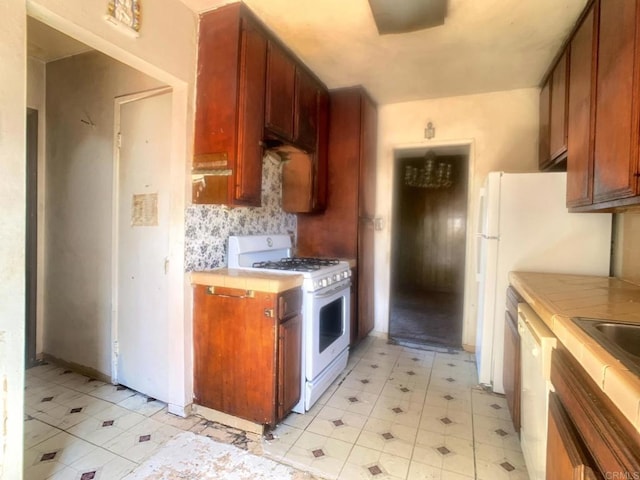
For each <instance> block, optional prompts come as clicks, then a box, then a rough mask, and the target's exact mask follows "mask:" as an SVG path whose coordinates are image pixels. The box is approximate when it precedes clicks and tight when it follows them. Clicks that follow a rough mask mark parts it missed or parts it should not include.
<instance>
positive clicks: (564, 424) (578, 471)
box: [547, 393, 602, 480]
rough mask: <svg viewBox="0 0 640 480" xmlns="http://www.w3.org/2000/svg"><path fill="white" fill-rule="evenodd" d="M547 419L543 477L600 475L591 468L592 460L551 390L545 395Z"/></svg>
mask: <svg viewBox="0 0 640 480" xmlns="http://www.w3.org/2000/svg"><path fill="white" fill-rule="evenodd" d="M548 419H549V420H548V431H547V452H548V453H547V479H549V480H552V479H553V480H555V479H558V478H569V479H571V480H586V479H595V478H602V477H601V476H597V475H596V473H595V472H594V471H593V468H592V467H591V465H592V464H593V460H591V457H590V455H589V453H588V451H587V450H586V448H585V447H584V443H583V441H582V439H581V438H580V434H579V433H578V432H577V431H576V429H575V427H574V426H573V423H571V419H570V418H569V416H568V415H567V412H566V411H565V409H564V407H563V406H562V403H560V400H558V396H557V395H556V394H555V393H550V394H549V417H548Z"/></svg>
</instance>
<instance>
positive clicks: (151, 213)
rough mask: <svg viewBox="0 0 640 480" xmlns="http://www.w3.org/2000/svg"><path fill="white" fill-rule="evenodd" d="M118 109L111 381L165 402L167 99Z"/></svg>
mask: <svg viewBox="0 0 640 480" xmlns="http://www.w3.org/2000/svg"><path fill="white" fill-rule="evenodd" d="M119 107H120V109H119V110H120V119H119V120H120V121H119V132H120V135H119V144H120V148H119V155H118V157H119V158H118V162H117V164H118V168H117V170H118V172H117V189H116V192H117V199H118V200H117V220H116V230H117V234H116V235H115V237H116V252H117V254H116V258H117V264H116V270H117V275H116V281H117V286H116V299H117V303H116V304H117V307H116V317H115V318H116V321H115V339H116V342H115V343H114V353H115V356H114V360H115V370H116V371H115V373H116V375H115V379H116V381H117V382H118V383H119V384H122V385H126V386H127V387H129V388H132V389H134V390H137V391H139V392H141V393H144V394H146V395H148V396H150V397H154V398H157V399H159V400H163V401H167V400H168V397H169V322H168V276H167V271H168V267H169V265H168V258H169V257H168V255H169V151H170V140H171V131H170V128H171V127H170V125H171V93H170V92H166V93H162V94H155V95H153V96H146V97H142V98H137V99H133V100H132V101H128V102H126V103H121V104H120V105H119ZM116 108H117V107H116ZM116 115H117V113H116ZM117 123H118V122H117V117H116V128H118V125H117ZM116 131H118V130H116Z"/></svg>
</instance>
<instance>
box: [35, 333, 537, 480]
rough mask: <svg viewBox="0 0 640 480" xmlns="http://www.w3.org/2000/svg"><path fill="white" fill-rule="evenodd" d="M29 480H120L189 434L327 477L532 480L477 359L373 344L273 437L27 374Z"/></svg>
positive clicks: (106, 389) (50, 372) (67, 377)
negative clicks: (480, 378) (481, 379)
mask: <svg viewBox="0 0 640 480" xmlns="http://www.w3.org/2000/svg"><path fill="white" fill-rule="evenodd" d="M24 430H25V434H24V449H25V450H24V478H25V479H28V480H40V479H56V480H67V479H69V480H108V479H121V478H123V477H124V476H126V475H127V474H128V473H130V472H131V471H132V470H133V469H135V468H136V467H137V466H138V465H140V464H141V463H142V462H144V461H145V460H146V459H148V458H149V457H150V456H151V455H153V454H154V453H155V452H156V451H157V450H158V449H160V447H161V446H162V445H164V443H166V442H167V441H168V440H169V439H170V438H172V437H173V436H175V435H177V434H178V433H180V432H182V431H185V430H190V431H193V432H195V433H198V434H201V435H206V436H208V437H210V438H213V439H214V440H216V441H219V442H223V443H230V444H234V445H236V446H238V447H239V448H242V449H244V450H248V451H250V452H252V453H254V454H257V455H264V456H266V457H268V458H271V459H274V460H276V461H279V462H281V463H284V464H288V465H291V466H293V467H296V468H298V469H300V470H302V471H303V472H309V473H310V475H309V476H307V477H306V478H313V477H314V476H317V477H321V478H324V479H347V480H352V479H353V480H357V479H375V480H378V479H406V480H417V479H420V480H427V479H429V480H448V479H451V480H458V479H477V480H501V479H528V476H527V472H526V468H525V466H524V459H523V457H522V453H521V450H520V443H519V440H518V437H517V435H516V433H515V432H514V430H513V425H512V423H511V420H510V418H509V412H508V409H507V406H506V402H505V400H504V397H502V396H499V395H494V394H491V393H488V392H486V391H484V390H483V389H482V388H480V387H478V386H477V377H476V373H475V363H474V356H473V355H472V354H468V353H465V352H462V351H458V350H443V349H437V348H435V349H433V350H418V349H413V348H408V347H402V346H398V345H391V344H388V343H387V341H386V339H382V338H378V337H375V336H370V337H368V338H366V339H365V340H364V341H363V342H362V343H361V344H360V345H359V346H358V347H357V348H356V349H355V350H354V351H353V352H351V355H350V359H349V364H348V366H347V368H346V369H345V371H344V372H343V373H342V374H341V375H340V377H339V378H338V379H337V380H336V381H335V382H334V384H333V385H332V386H331V387H330V388H329V390H328V391H327V392H325V394H324V395H323V396H322V397H321V398H320V399H319V400H318V403H317V404H316V405H314V407H313V408H312V409H311V410H310V411H309V412H307V413H306V414H304V415H300V414H296V413H291V414H290V415H289V416H287V417H286V418H285V419H284V420H283V421H282V423H281V424H279V425H278V426H276V428H274V429H273V430H271V431H270V432H267V433H266V434H265V435H264V436H263V437H259V436H256V435H253V434H250V433H247V432H243V431H240V430H236V429H233V428H230V427H227V426H225V425H221V424H219V423H216V422H211V421H208V420H206V419H203V418H202V417H198V416H191V417H188V418H181V417H177V416H175V415H172V414H169V413H168V412H167V408H166V405H165V404H163V403H162V402H159V401H157V400H155V399H153V398H149V397H146V396H144V395H141V394H139V393H136V392H134V391H132V390H129V389H127V388H125V387H122V386H116V385H111V384H105V383H103V382H100V381H97V380H93V379H90V378H88V377H85V376H82V375H79V374H77V373H74V372H71V371H69V370H65V369H63V368H60V367H58V366H56V365H53V364H49V365H41V366H38V367H34V368H31V369H29V370H27V372H26V387H25V428H24Z"/></svg>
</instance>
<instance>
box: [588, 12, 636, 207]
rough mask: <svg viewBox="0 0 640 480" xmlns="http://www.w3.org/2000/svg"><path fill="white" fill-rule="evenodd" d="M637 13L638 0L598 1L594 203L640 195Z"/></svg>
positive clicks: (605, 202) (634, 200) (634, 201)
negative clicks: (639, 166)
mask: <svg viewBox="0 0 640 480" xmlns="http://www.w3.org/2000/svg"><path fill="white" fill-rule="evenodd" d="M639 12H640V10H639V9H638V0H606V1H602V2H600V21H599V32H600V34H599V37H598V74H597V77H596V108H595V116H596V119H595V122H596V128H595V145H594V149H595V150H594V175H593V177H594V182H593V202H594V204H600V203H604V204H605V205H606V204H607V203H608V202H611V201H616V200H621V199H628V198H629V197H634V196H637V195H638V141H639V140H640V138H639V136H638V134H639V132H638V130H639V129H640V125H639V122H638V116H639V114H640V104H639V101H640V95H639V93H640V65H639V60H640V59H639V57H638V48H639V47H640V44H639V42H640V38H639V37H638V36H639V33H640V15H639ZM639 200H640V199H638V198H635V199H632V201H633V203H637V202H638V201H639Z"/></svg>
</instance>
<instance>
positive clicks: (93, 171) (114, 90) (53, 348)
mask: <svg viewBox="0 0 640 480" xmlns="http://www.w3.org/2000/svg"><path fill="white" fill-rule="evenodd" d="M162 85H163V84H162V83H161V82H159V81H158V80H155V79H153V78H151V77H149V76H147V75H145V74H143V73H140V72H138V71H137V70H134V69H132V68H130V67H128V66H126V65H124V64H122V63H120V62H117V61H115V60H113V59H112V58H110V57H107V56H106V55H104V54H102V53H100V52H96V51H92V52H89V53H84V54H81V55H76V56H73V57H69V58H65V59H63V60H58V61H55V62H50V63H48V64H47V90H46V91H47V172H46V186H45V189H46V200H45V204H46V206H47V220H46V225H45V231H44V236H45V250H46V263H45V271H46V274H45V283H44V290H45V298H44V318H45V321H44V352H45V353H47V354H50V355H53V356H54V357H56V358H59V359H62V360H65V361H67V362H72V363H75V364H78V365H82V366H84V367H89V368H91V369H93V370H97V371H98V372H100V373H102V374H104V375H105V376H107V377H110V376H111V303H112V295H113V293H112V288H111V287H112V269H111V266H112V241H111V240H112V230H113V229H112V205H113V173H114V162H113V128H114V98H115V97H118V96H121V95H126V94H131V93H137V92H141V91H145V90H150V89H152V88H157V87H160V86H162ZM163 193H164V192H163Z"/></svg>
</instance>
